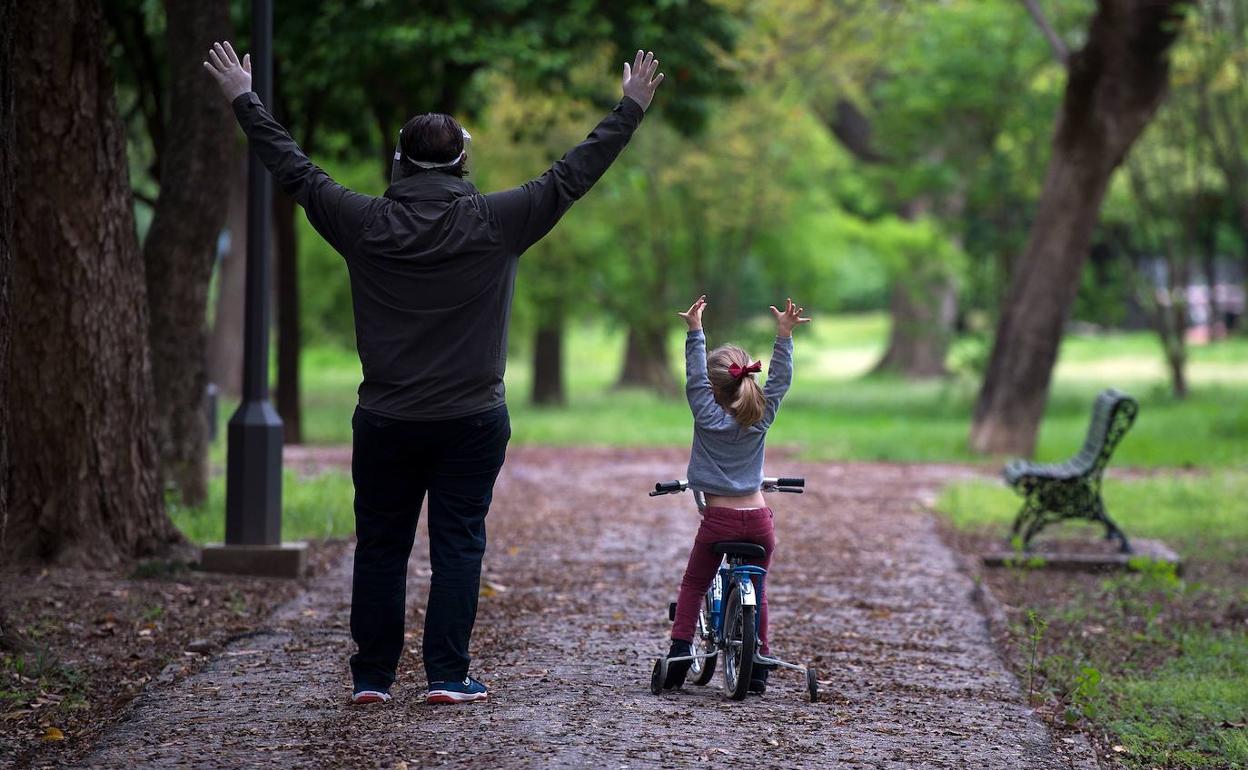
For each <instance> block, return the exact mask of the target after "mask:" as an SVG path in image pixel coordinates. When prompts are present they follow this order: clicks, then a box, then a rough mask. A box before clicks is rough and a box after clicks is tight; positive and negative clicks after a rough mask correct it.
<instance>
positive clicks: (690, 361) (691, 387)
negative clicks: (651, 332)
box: [676, 294, 719, 422]
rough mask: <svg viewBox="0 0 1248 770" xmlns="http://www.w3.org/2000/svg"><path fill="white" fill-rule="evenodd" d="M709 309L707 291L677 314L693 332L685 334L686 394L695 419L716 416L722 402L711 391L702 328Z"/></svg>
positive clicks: (704, 336) (703, 419)
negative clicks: (703, 316)
mask: <svg viewBox="0 0 1248 770" xmlns="http://www.w3.org/2000/svg"><path fill="white" fill-rule="evenodd" d="M705 309H706V295H705V294H703V295H702V296H701V297H698V298H697V299H696V300H694V302H693V304H692V305H690V306H689V309H688V310H687V311H685V312H683V313H680V312H678V313H676V315H678V316H680V317H681V318H683V319H685V323H687V324H688V325H689V334H688V335H687V336H686V337H685V396H686V397H687V398H688V399H689V410H690V411H692V412H693V419H694V422H707V421H710V420H712V419H713V418H714V417H715V415H716V412H717V411H718V410H719V405H718V404H716V403H715V396H714V395H713V394H712V393H711V381H710V379H709V378H708V377H707V376H706V335H705V334H703V332H702V311H703V310H705Z"/></svg>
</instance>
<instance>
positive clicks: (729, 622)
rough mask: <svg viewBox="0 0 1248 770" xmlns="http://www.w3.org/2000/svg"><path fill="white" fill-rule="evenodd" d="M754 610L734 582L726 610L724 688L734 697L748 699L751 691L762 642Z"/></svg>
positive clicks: (729, 695)
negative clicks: (752, 677) (756, 659)
mask: <svg viewBox="0 0 1248 770" xmlns="http://www.w3.org/2000/svg"><path fill="white" fill-rule="evenodd" d="M754 610H755V608H754V607H747V606H744V605H742V604H741V592H740V591H738V590H737V586H735V585H734V586H733V587H732V591H731V593H729V595H728V605H727V607H726V609H725V610H724V687H725V688H726V689H727V690H728V697H730V698H732V699H733V700H745V695H746V693H748V692H749V691H750V674H751V673H752V672H753V670H754V648H755V647H756V646H757V644H756V642H757V641H758V637H757V635H756V634H757V630H756V629H755V626H754Z"/></svg>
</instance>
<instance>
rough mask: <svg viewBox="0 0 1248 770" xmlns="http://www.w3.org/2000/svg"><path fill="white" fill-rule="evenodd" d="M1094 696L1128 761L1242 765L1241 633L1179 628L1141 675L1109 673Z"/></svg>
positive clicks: (1246, 682) (1246, 741)
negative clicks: (1160, 658)
mask: <svg viewBox="0 0 1248 770" xmlns="http://www.w3.org/2000/svg"><path fill="white" fill-rule="evenodd" d="M1100 700H1101V701H1102V703H1103V704H1104V706H1103V708H1104V709H1105V710H1106V712H1107V713H1108V714H1110V715H1112V716H1110V717H1109V718H1108V719H1107V720H1106V724H1108V726H1109V727H1110V729H1111V730H1113V732H1114V733H1115V734H1116V735H1117V736H1118V737H1119V739H1120V740H1121V741H1122V745H1123V746H1124V747H1125V748H1126V749H1127V751H1126V753H1127V754H1128V757H1129V759H1130V761H1131V762H1132V763H1133V764H1136V765H1139V766H1143V767H1152V766H1158V765H1160V766H1164V767H1183V768H1189V767H1191V768H1196V767H1201V768H1204V767H1210V768H1212V767H1217V768H1222V767H1244V766H1245V765H1248V731H1246V728H1245V727H1244V721H1245V719H1246V718H1248V637H1245V635H1244V634H1242V633H1241V634H1215V633H1208V632H1205V633H1191V634H1187V635H1185V636H1183V637H1182V638H1181V639H1180V640H1178V652H1177V654H1176V655H1175V657H1174V658H1172V659H1171V660H1169V661H1168V662H1167V663H1165V664H1164V665H1162V666H1161V667H1159V668H1157V669H1154V670H1153V671H1151V672H1150V673H1149V674H1148V675H1147V676H1139V677H1131V676H1125V677H1110V678H1109V679H1108V680H1107V681H1106V683H1105V685H1104V687H1103V691H1102V693H1101V695H1100ZM1235 725H1238V727H1236V726H1235Z"/></svg>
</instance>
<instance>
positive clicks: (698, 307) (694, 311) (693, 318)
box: [676, 294, 706, 331]
mask: <svg viewBox="0 0 1248 770" xmlns="http://www.w3.org/2000/svg"><path fill="white" fill-rule="evenodd" d="M703 310H706V295H705V294H703V295H702V296H701V297H698V298H697V299H695V300H694V301H693V304H692V305H690V306H689V309H688V310H686V311H685V312H683V313H682V312H680V311H679V310H677V311H676V315H678V316H680V317H681V318H683V319H685V323H687V324H689V331H696V330H698V329H701V328H702V311H703Z"/></svg>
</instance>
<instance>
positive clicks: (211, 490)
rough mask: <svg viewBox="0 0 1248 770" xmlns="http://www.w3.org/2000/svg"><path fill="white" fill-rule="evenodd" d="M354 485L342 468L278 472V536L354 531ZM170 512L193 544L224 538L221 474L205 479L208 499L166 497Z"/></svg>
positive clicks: (331, 535)
mask: <svg viewBox="0 0 1248 770" xmlns="http://www.w3.org/2000/svg"><path fill="white" fill-rule="evenodd" d="M354 497H355V490H354V488H353V487H352V486H351V477H350V476H349V475H348V474H346V473H340V472H329V473H321V474H317V475H315V476H300V475H299V474H297V473H295V472H294V471H291V470H286V471H285V472H284V473H283V474H282V537H283V539H286V540H322V539H328V538H334V537H351V536H352V535H354V534H355V514H354V512H353V511H354V509H353V500H354ZM168 510H169V517H170V518H171V519H173V523H174V524H175V525H177V527H178V529H180V530H182V534H184V535H186V537H187V538H189V539H190V540H191V541H193V542H195V543H212V542H217V543H219V542H221V541H222V540H223V539H224V538H225V514H224V511H225V474H224V473H223V472H222V473H217V474H214V475H213V477H212V478H211V479H210V480H209V482H208V499H207V500H206V501H205V502H204V504H203V505H201V506H197V507H195V508H188V507H186V506H182V505H179V504H178V503H177V501H176V500H174V499H170V500H169V502H168Z"/></svg>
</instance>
